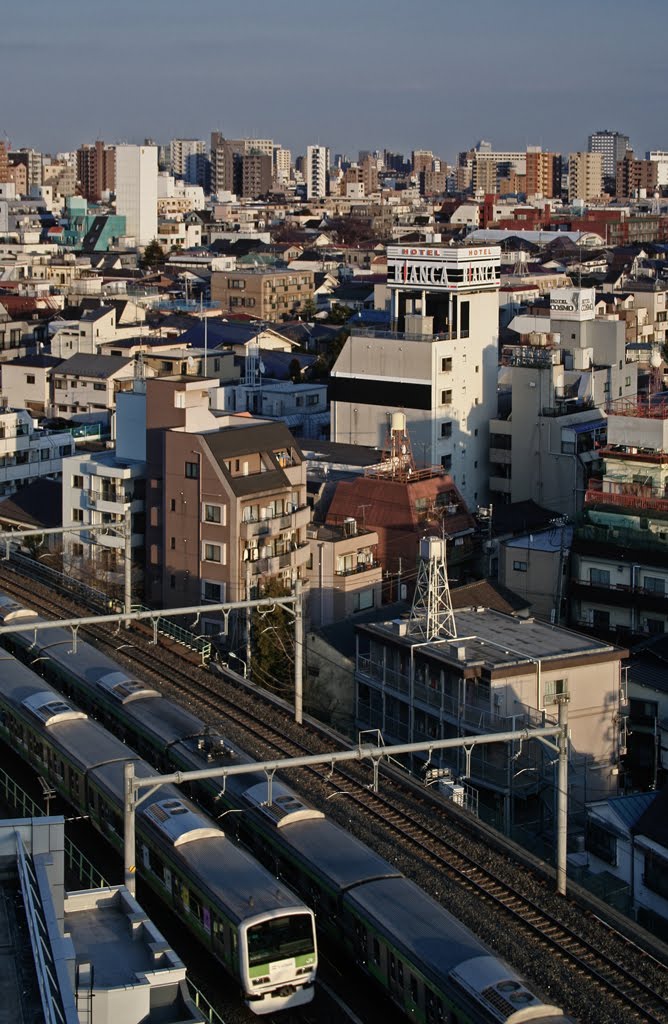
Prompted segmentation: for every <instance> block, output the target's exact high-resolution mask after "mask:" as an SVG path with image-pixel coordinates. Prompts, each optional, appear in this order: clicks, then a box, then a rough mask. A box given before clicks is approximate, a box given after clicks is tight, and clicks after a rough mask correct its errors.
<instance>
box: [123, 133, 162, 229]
mask: <svg viewBox="0 0 668 1024" xmlns="http://www.w3.org/2000/svg"><path fill="white" fill-rule="evenodd" d="M116 213H117V214H119V215H120V216H122V217H125V223H126V230H127V233H128V235H129V236H131V237H132V238H134V239H135V240H136V243H137V245H139V246H145V245H148V244H149V242H152V241H153V239H154V238H155V236H156V235H157V233H158V150H157V147H156V146H125V145H124V146H116Z"/></svg>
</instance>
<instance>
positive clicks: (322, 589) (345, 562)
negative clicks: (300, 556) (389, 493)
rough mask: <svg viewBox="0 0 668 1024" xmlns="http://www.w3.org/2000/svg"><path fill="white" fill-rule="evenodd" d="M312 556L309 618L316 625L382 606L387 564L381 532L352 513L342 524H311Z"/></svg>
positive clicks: (308, 574)
mask: <svg viewBox="0 0 668 1024" xmlns="http://www.w3.org/2000/svg"><path fill="white" fill-rule="evenodd" d="M307 536H308V539H309V541H310V544H311V560H310V561H309V563H308V564H307V567H306V578H307V579H308V581H309V619H310V626H311V628H312V629H320V628H321V627H323V626H329V625H331V624H332V623H333V622H342V621H343V620H344V619H348V618H350V616H351V615H354V614H355V613H356V612H361V611H366V610H368V609H369V608H379V607H380V605H381V602H382V587H383V567H382V565H381V563H380V562H379V560H378V551H377V547H378V534H377V533H376V532H375V531H374V530H367V529H364V528H362V527H360V525H359V524H358V522H357V520H356V519H354V518H353V517H352V516H351V517H348V518H346V519H345V520H344V522H342V523H341V524H340V525H324V524H320V525H316V524H315V523H314V524H313V525H311V526H309V527H308V530H307Z"/></svg>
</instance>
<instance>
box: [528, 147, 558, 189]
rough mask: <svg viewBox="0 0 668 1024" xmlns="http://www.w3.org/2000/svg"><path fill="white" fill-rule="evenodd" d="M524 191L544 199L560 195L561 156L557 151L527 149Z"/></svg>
mask: <svg viewBox="0 0 668 1024" xmlns="http://www.w3.org/2000/svg"><path fill="white" fill-rule="evenodd" d="M526 193H527V196H543V197H544V198H545V199H552V198H554V196H560V195H561V156H560V155H559V154H558V153H543V151H542V150H540V149H527V156H526Z"/></svg>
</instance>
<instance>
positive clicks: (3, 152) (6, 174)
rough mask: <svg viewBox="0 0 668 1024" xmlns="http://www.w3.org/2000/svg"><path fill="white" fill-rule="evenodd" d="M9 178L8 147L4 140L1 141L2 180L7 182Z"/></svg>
mask: <svg viewBox="0 0 668 1024" xmlns="http://www.w3.org/2000/svg"><path fill="white" fill-rule="evenodd" d="M9 180H10V177H9V158H8V156H7V147H6V145H5V144H4V142H0V181H1V182H7V181H9Z"/></svg>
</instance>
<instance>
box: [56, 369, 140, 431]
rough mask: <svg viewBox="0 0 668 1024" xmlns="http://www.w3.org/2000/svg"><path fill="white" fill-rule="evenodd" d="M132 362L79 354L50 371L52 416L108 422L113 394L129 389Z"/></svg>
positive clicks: (131, 380)
mask: <svg viewBox="0 0 668 1024" xmlns="http://www.w3.org/2000/svg"><path fill="white" fill-rule="evenodd" d="M133 380H134V360H133V359H128V358H126V357H125V356H98V355H87V354H84V353H80V354H78V355H75V356H70V358H69V359H65V360H64V361H63V362H61V363H59V365H58V366H57V367H56V368H55V369H54V371H53V406H52V411H51V414H52V415H53V416H67V417H74V418H76V419H81V420H91V421H92V420H95V421H96V422H108V421H109V419H110V418H111V413H112V412H113V410H114V409H115V408H116V394H117V392H118V391H120V390H122V389H129V388H131V387H132V383H133Z"/></svg>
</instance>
